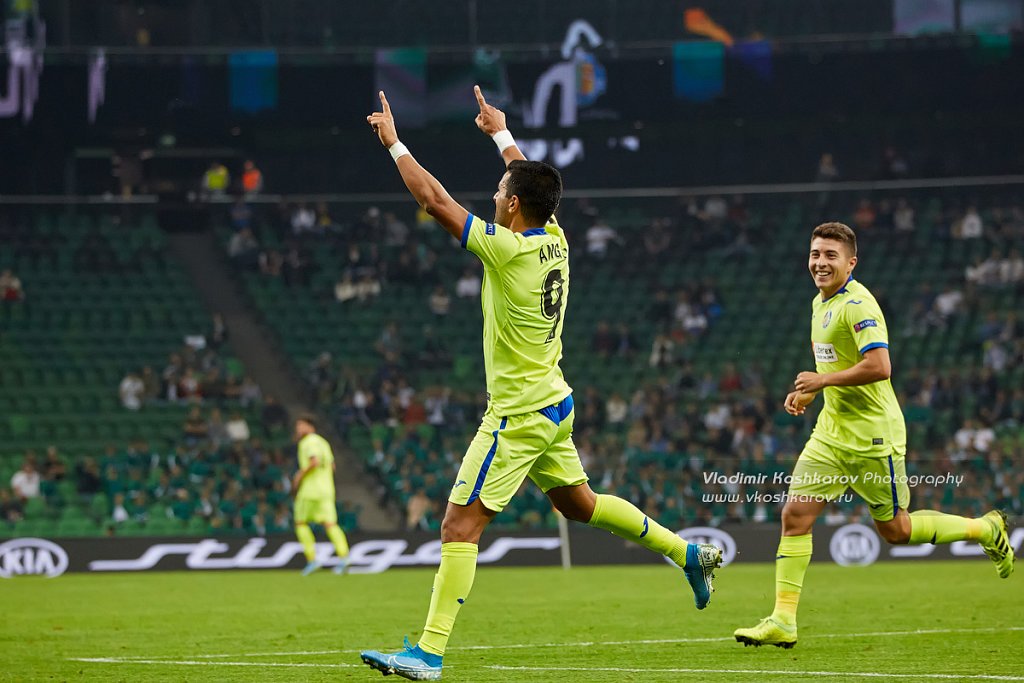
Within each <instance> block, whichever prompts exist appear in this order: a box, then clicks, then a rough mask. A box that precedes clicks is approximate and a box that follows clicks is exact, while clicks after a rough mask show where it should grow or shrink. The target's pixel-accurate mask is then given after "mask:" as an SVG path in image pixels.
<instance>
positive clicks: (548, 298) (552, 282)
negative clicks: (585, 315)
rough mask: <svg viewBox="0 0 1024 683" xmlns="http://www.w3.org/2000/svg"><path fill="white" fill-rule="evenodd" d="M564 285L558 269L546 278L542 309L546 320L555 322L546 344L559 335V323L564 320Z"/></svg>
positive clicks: (541, 301) (541, 303)
mask: <svg viewBox="0 0 1024 683" xmlns="http://www.w3.org/2000/svg"><path fill="white" fill-rule="evenodd" d="M564 285H565V281H564V280H563V279H562V271H560V270H558V269H557V268H556V269H555V270H552V271H551V272H550V273H548V275H547V277H546V278H544V292H543V294H542V295H541V300H540V309H541V311H542V312H543V313H544V317H545V318H547V319H548V320H554V321H555V324H554V325H552V326H551V332H549V333H548V338H547V339H545V340H544V343H545V344H547V343H548V342H550V341H553V340H554V338H555V335H556V334H557V333H558V322H559V321H560V320H561V319H562V305H563V304H564V303H565V297H564V295H563V287H564Z"/></svg>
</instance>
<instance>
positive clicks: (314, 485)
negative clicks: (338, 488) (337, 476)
mask: <svg viewBox="0 0 1024 683" xmlns="http://www.w3.org/2000/svg"><path fill="white" fill-rule="evenodd" d="M311 458H316V463H317V464H316V467H314V468H313V469H312V470H311V471H310V472H309V474H307V475H306V476H305V477H303V479H302V483H300V484H299V491H298V493H296V494H295V498H296V499H300V498H301V499H309V498H316V499H329V500H334V453H333V452H332V451H331V444H329V443H327V439H325V438H324V437H322V436H320V435H319V434H307V435H306V436H304V437H302V439H300V440H299V469H300V470H304V469H306V468H307V467H309V461H310V459H311Z"/></svg>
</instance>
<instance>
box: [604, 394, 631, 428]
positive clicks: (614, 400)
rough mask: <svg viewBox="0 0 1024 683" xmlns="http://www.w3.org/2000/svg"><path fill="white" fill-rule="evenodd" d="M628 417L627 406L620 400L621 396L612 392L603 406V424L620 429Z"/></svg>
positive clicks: (622, 399)
mask: <svg viewBox="0 0 1024 683" xmlns="http://www.w3.org/2000/svg"><path fill="white" fill-rule="evenodd" d="M628 416H629V404H628V403H626V400H625V399H624V398H622V394H620V393H619V392H617V391H613V392H612V395H611V396H610V397H609V398H608V400H607V401H606V402H605V404H604V419H605V423H606V424H607V425H608V426H610V427H612V428H614V429H620V428H622V427H623V426H624V425H625V423H626V418H627V417H628Z"/></svg>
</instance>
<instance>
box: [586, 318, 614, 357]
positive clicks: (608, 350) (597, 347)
mask: <svg viewBox="0 0 1024 683" xmlns="http://www.w3.org/2000/svg"><path fill="white" fill-rule="evenodd" d="M590 350H591V351H593V352H594V353H595V354H596V355H598V356H600V357H601V358H607V357H608V356H610V355H611V354H612V352H613V351H615V335H614V334H612V329H611V327H610V326H609V325H608V321H607V320H602V321H600V322H599V323H597V329H596V330H594V336H593V337H592V338H591V340H590Z"/></svg>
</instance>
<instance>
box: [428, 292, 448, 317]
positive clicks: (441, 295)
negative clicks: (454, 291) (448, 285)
mask: <svg viewBox="0 0 1024 683" xmlns="http://www.w3.org/2000/svg"><path fill="white" fill-rule="evenodd" d="M428 305H429V306H430V312H431V313H433V314H434V316H435V317H437V318H444V317H445V316H447V315H448V313H449V312H450V311H451V308H452V299H451V297H450V296H448V291H447V290H446V289H445V288H444V285H437V286H436V287H434V291H433V293H431V295H430V299H429V300H428Z"/></svg>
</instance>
